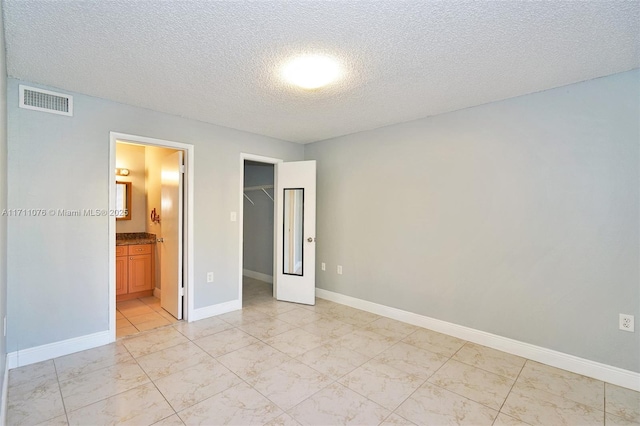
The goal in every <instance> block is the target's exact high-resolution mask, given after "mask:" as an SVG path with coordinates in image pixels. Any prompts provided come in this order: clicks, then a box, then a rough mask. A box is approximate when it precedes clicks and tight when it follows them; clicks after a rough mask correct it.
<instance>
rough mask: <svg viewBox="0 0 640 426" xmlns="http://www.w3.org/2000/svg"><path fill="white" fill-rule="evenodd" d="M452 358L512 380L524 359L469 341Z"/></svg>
mask: <svg viewBox="0 0 640 426" xmlns="http://www.w3.org/2000/svg"><path fill="white" fill-rule="evenodd" d="M453 359H455V360H456V361H460V362H464V363H465V364H468V365H472V366H474V367H478V368H482V369H483V370H486V371H489V372H491V373H495V374H499V375H500V376H504V377H508V378H510V379H514V380H515V379H516V378H517V377H518V374H520V371H521V370H522V367H523V366H524V363H525V361H526V359H524V358H520V357H519V356H515V355H511V354H508V353H506V352H501V351H497V350H495V349H491V348H488V347H486V346H481V345H476V344H475V343H471V342H467V343H465V345H464V346H463V347H462V348H461V349H460V350H459V351H458V352H456V354H455V355H454V356H453Z"/></svg>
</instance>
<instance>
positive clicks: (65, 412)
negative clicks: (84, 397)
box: [45, 358, 70, 424]
mask: <svg viewBox="0 0 640 426" xmlns="http://www.w3.org/2000/svg"><path fill="white" fill-rule="evenodd" d="M51 363H52V364H53V370H54V371H55V373H56V383H57V384H58V392H60V400H61V401H62V409H63V410H64V416H65V417H66V419H67V424H70V423H69V413H68V412H67V404H65V402H64V395H62V385H61V384H60V376H59V375H58V367H57V366H56V360H55V358H54V359H52V360H51ZM54 418H55V417H52V418H51V419H48V420H45V421H49V420H52V419H54Z"/></svg>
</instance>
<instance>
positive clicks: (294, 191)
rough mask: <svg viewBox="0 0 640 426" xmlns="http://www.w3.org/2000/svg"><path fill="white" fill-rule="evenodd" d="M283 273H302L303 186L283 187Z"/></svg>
mask: <svg viewBox="0 0 640 426" xmlns="http://www.w3.org/2000/svg"><path fill="white" fill-rule="evenodd" d="M283 199H284V234H283V238H284V244H283V248H284V256H283V257H282V258H283V263H284V265H283V273H284V274H287V275H302V270H303V264H302V263H303V261H302V250H303V247H304V237H303V235H302V232H303V230H304V213H303V212H304V209H303V207H304V188H285V189H284V197H283Z"/></svg>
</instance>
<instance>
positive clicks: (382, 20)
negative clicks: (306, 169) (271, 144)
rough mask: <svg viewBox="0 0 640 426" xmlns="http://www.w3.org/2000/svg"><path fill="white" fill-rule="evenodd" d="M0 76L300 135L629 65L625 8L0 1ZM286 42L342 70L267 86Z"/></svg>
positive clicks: (635, 31)
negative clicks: (326, 78) (2, 65)
mask: <svg viewBox="0 0 640 426" xmlns="http://www.w3.org/2000/svg"><path fill="white" fill-rule="evenodd" d="M4 13H5V31H6V44H7V71H8V74H9V75H10V76H11V77H16V78H20V79H24V80H27V81H31V82H35V83H41V84H46V85H50V86H54V87H57V88H61V89H66V90H71V91H77V92H81V93H86V94H89V95H93V96H98V97H101V98H106V99H112V100H115V101H119V102H123V103H126V104H131V105H137V106H141V107H145V108H150V109H153V110H157V111H163V112H167V113H170V114H174V115H179V116H184V117H190V118H194V119H197V120H202V121H206V122H210V123H215V124H219V125H223V126H228V127H233V128H236V129H241V130H246V131H249V132H254V133H259V134H263V135H268V136H273V137H276V138H279V139H284V140H289V141H295V142H300V143H307V142H313V141H317V140H322V139H327V138H331V137H335V136H339V135H344V134H348V133H354V132H358V131H362V130H367V129H372V128H376V127H380V126H384V125H388V124H393V123H398V122H403V121H409V120H412V119H416V118H421V117H426V116H429V115H434V114H439V113H442V112H447V111H452V110H457V109H461V108H465V107H469V106H473V105H479V104H483V103H487V102H492V101H496V100H499V99H504V98H509V97H513V96H518V95H522V94H527V93H532V92H537V91H540V90H544V89H549V88H552V87H557V86H561V85H565V84H569V83H574V82H578V81H583V80H588V79H592V78H596V77H600V76H604V75H609V74H613V73H617V72H622V71H627V70H629V69H633V68H637V67H639V66H640V47H639V46H640V2H639V1H627V2H622V1H597V2H596V1H592V2H559V1H555V2H524V1H509V2H484V1H479V2H460V1H455V2H454V1H449V2H446V1H445V2H431V1H406V2H403V1H398V0H392V1H384V0H383V1H359V2H354V1H349V2H345V1H332V2H328V1H322V2H320V1H299V0H298V1H279V2H275V1H271V2H265V1H257V2H244V1H243V2H231V1H222V2H213V1H205V0H201V1H142V0H135V1H134V0H113V1H97V0H93V1H50V0H44V1H41V0H4ZM301 52H322V53H327V54H331V55H335V56H337V57H338V58H339V59H340V60H341V61H342V62H343V64H344V66H345V67H346V68H347V71H348V72H347V76H346V78H345V79H344V80H343V81H342V82H340V83H337V84H334V85H333V86H330V87H327V88H325V89H320V90H317V91H311V92H309V91H304V90H302V89H296V88H293V87H291V86H288V85H287V84H285V83H283V82H282V81H281V80H280V79H279V77H278V74H277V69H278V66H279V64H280V63H281V62H282V61H283V60H285V59H286V58H288V57H290V56H291V55H294V54H297V53H301Z"/></svg>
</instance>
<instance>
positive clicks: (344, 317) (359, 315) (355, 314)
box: [334, 309, 395, 337]
mask: <svg viewBox="0 0 640 426" xmlns="http://www.w3.org/2000/svg"><path fill="white" fill-rule="evenodd" d="M334 317H335V318H336V319H338V320H340V321H342V322H346V323H347V324H351V325H353V326H355V327H364V326H366V325H368V324H370V323H372V322H373V321H376V320H378V319H380V318H381V317H380V316H379V315H376V314H372V313H370V312H365V311H360V310H358V309H351V310H348V311H343V312H337V313H336V314H335V315H334ZM393 337H395V336H393Z"/></svg>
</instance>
